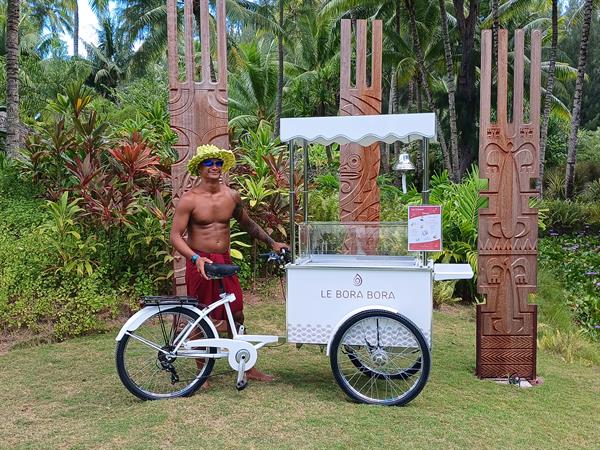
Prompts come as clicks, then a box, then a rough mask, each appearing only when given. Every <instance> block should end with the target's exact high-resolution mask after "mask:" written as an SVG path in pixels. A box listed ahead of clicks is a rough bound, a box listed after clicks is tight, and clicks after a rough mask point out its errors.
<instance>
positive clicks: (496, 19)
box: [492, 0, 500, 65]
mask: <svg viewBox="0 0 600 450" xmlns="http://www.w3.org/2000/svg"><path fill="white" fill-rule="evenodd" d="M498 16H499V14H498V0H492V20H493V22H492V52H493V53H492V65H493V64H494V61H495V60H496V59H497V58H498V29H499V28H500V20H499V17H498Z"/></svg>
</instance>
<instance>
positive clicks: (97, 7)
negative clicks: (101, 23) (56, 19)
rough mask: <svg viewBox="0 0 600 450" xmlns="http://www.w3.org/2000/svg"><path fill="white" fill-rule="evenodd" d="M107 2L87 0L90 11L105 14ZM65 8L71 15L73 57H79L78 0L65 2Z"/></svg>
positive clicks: (103, 0) (104, 0)
mask: <svg viewBox="0 0 600 450" xmlns="http://www.w3.org/2000/svg"><path fill="white" fill-rule="evenodd" d="M108 2H109V0H89V3H90V6H91V7H92V11H94V12H95V13H100V12H106V11H107V9H108ZM66 6H67V7H68V9H69V10H70V11H71V12H72V14H73V56H79V0H66Z"/></svg>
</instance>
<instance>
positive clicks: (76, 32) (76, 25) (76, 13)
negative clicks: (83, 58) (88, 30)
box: [73, 1, 79, 56]
mask: <svg viewBox="0 0 600 450" xmlns="http://www.w3.org/2000/svg"><path fill="white" fill-rule="evenodd" d="M73 56H79V2H77V1H76V2H75V9H74V11H73Z"/></svg>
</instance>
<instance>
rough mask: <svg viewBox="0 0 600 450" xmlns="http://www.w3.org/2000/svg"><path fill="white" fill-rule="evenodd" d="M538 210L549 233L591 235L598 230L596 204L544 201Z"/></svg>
mask: <svg viewBox="0 0 600 450" xmlns="http://www.w3.org/2000/svg"><path fill="white" fill-rule="evenodd" d="M539 208H540V211H541V212H542V213H543V215H544V223H545V227H546V229H547V230H548V232H549V233H552V234H555V233H556V234H562V233H572V232H579V231H581V232H590V233H591V232H594V231H598V230H600V205H599V204H598V203H597V202H590V203H584V202H570V201H565V200H544V201H543V202H541V203H540V205H539Z"/></svg>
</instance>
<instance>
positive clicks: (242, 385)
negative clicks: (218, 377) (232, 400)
mask: <svg viewBox="0 0 600 450" xmlns="http://www.w3.org/2000/svg"><path fill="white" fill-rule="evenodd" d="M246 386H248V380H246V379H244V380H241V381H238V382H237V383H236V384H235V388H236V389H237V390H238V391H243V390H244V389H246Z"/></svg>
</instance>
